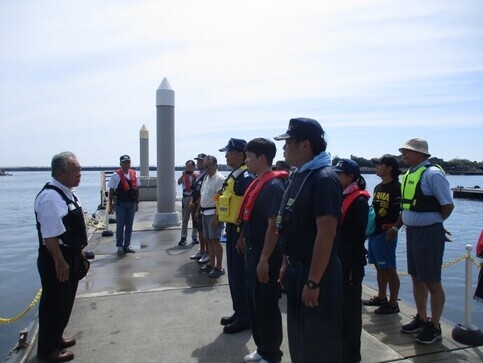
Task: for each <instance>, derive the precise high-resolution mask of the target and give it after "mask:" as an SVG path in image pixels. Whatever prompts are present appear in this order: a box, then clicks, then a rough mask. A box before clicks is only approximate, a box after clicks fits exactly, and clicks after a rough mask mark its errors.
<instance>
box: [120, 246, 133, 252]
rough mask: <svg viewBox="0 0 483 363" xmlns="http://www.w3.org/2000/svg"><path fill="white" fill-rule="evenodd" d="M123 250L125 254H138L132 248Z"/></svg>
mask: <svg viewBox="0 0 483 363" xmlns="http://www.w3.org/2000/svg"><path fill="white" fill-rule="evenodd" d="M123 250H124V253H136V251H134V250H133V249H132V247H131V246H127V247H124V248H123Z"/></svg>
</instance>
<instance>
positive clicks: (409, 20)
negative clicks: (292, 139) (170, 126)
mask: <svg viewBox="0 0 483 363" xmlns="http://www.w3.org/2000/svg"><path fill="white" fill-rule="evenodd" d="M482 19H483V2H482V1H481V0H475V1H469V0H468V1H467V0H460V1H453V0H449V1H446V0H439V1H371V0H368V1H331V2H329V1H321V0H317V1H312V0H306V1H303V2H295V1H284V0H279V1H272V0H268V1H260V0H258V1H252V0H248V1H243V2H240V1H229V0H219V1H210V0H205V1H196V0H188V1H184V0H173V1H161V0H149V1H143V0H137V1H119V0H115V1H114V0H112V1H89V0H87V1H82V2H79V1H67V0H66V1H45V0H44V1H34V0H31V1H29V0H25V1H2V2H0V46H1V52H0V99H1V102H0V121H1V128H2V132H1V135H2V136H1V139H0V140H1V141H0V150H1V152H0V167H8V166H45V165H49V163H50V159H51V157H52V155H53V154H55V153H57V152H59V151H63V150H70V151H73V152H75V153H76V154H77V155H78V158H79V160H80V162H81V164H82V165H85V166H93V165H115V164H117V163H118V160H119V156H120V155H121V154H125V153H128V154H130V155H131V157H132V159H133V164H134V165H139V130H140V129H141V127H142V126H143V124H144V125H146V127H147V128H148V130H149V132H150V160H149V161H150V164H151V165H155V164H156V150H155V149H156V105H155V95H156V89H157V88H158V86H159V85H160V83H161V81H162V80H163V78H164V77H166V78H167V79H168V80H169V82H170V84H171V85H172V87H173V89H174V90H175V92H176V95H175V97H176V100H175V102H176V109H175V115H176V126H175V127H176V143H175V148H176V149H175V155H176V160H175V162H176V164H177V165H178V164H183V163H184V161H186V160H187V159H191V158H193V157H194V156H196V155H197V154H198V153H200V152H205V153H207V154H213V155H215V156H217V157H218V159H219V160H220V161H222V162H224V155H223V154H222V153H220V152H219V151H218V149H219V148H222V147H223V146H224V145H225V144H226V143H227V141H228V139H229V138H230V137H237V138H244V139H246V140H250V139H252V138H255V137H268V138H273V137H274V136H276V135H279V134H281V133H283V132H285V130H286V128H287V124H288V120H289V119H290V118H292V117H299V116H304V117H311V118H315V119H317V120H318V121H320V123H321V124H322V126H323V128H324V130H325V131H326V132H327V138H328V142H329V146H328V150H329V151H330V152H331V153H332V155H333V156H339V157H350V155H357V156H362V157H366V158H370V157H375V156H379V155H381V154H384V153H393V154H397V153H398V151H397V149H398V148H399V146H401V145H402V144H403V143H404V141H405V140H406V139H408V138H411V137H423V138H426V139H427V140H428V142H429V148H430V152H431V153H432V154H433V155H434V156H436V157H440V158H443V159H445V160H450V159H452V158H464V159H470V160H477V161H482V160H483V140H482V136H483V46H482V44H483V21H482ZM276 144H277V147H278V149H279V151H278V154H277V159H281V158H282V150H281V149H282V145H283V143H282V142H277V143H276Z"/></svg>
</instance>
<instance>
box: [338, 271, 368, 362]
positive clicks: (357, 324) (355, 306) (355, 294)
mask: <svg viewBox="0 0 483 363" xmlns="http://www.w3.org/2000/svg"><path fill="white" fill-rule="evenodd" d="M363 278H364V267H358V268H355V269H353V270H352V274H351V277H350V278H349V276H344V277H343V283H342V362H343V363H352V362H360V360H361V332H362V279H363Z"/></svg>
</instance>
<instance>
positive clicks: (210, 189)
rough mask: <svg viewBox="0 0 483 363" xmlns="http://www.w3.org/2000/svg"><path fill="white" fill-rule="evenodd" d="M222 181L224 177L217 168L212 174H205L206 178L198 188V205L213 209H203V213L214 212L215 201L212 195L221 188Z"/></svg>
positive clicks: (210, 213)
mask: <svg viewBox="0 0 483 363" xmlns="http://www.w3.org/2000/svg"><path fill="white" fill-rule="evenodd" d="M224 181H225V177H224V176H223V174H221V173H220V172H219V171H218V170H217V171H216V173H215V174H213V175H212V176H209V175H206V178H205V180H204V181H203V185H202V186H201V190H200V193H201V198H200V207H201V208H213V209H208V210H205V211H204V212H203V214H204V215H207V216H208V215H212V214H215V213H216V211H215V207H216V202H215V199H214V196H215V195H216V194H217V193H218V191H219V190H221V188H222V187H223V182H224Z"/></svg>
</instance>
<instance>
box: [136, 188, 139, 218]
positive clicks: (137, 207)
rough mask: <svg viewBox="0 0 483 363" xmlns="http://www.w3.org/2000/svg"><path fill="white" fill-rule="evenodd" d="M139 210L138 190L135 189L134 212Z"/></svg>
mask: <svg viewBox="0 0 483 363" xmlns="http://www.w3.org/2000/svg"><path fill="white" fill-rule="evenodd" d="M138 210H139V188H137V189H136V212H137V211H138Z"/></svg>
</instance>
